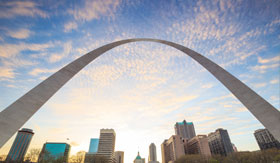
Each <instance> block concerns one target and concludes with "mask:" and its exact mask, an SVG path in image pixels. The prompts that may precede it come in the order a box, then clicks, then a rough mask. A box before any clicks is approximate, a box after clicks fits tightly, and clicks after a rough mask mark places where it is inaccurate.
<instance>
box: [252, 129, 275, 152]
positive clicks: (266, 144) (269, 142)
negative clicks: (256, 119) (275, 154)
mask: <svg viewBox="0 0 280 163" xmlns="http://www.w3.org/2000/svg"><path fill="white" fill-rule="evenodd" d="M254 135H255V138H256V140H257V142H258V145H259V147H260V149H261V150H265V149H269V148H278V149H280V143H279V142H278V141H277V140H276V139H275V138H274V137H273V136H272V135H271V133H270V132H269V131H268V130H267V129H259V130H256V131H255V133H254Z"/></svg>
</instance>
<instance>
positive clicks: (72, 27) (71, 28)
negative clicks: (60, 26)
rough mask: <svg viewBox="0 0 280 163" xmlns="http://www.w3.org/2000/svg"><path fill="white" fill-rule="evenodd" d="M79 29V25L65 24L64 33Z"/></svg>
mask: <svg viewBox="0 0 280 163" xmlns="http://www.w3.org/2000/svg"><path fill="white" fill-rule="evenodd" d="M77 28H78V24H77V23H76V22H73V21H72V22H68V23H66V24H64V32H70V31H72V30H75V29H77Z"/></svg>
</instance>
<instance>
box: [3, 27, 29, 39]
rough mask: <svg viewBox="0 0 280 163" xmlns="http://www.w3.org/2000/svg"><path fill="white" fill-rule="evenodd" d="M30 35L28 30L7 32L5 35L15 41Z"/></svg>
mask: <svg viewBox="0 0 280 163" xmlns="http://www.w3.org/2000/svg"><path fill="white" fill-rule="evenodd" d="M30 33H31V32H30V31H29V30H28V29H20V30H17V31H8V32H7V35H8V36H10V37H13V38H17V39H26V38H28V37H29V36H30Z"/></svg>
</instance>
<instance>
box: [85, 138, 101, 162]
mask: <svg viewBox="0 0 280 163" xmlns="http://www.w3.org/2000/svg"><path fill="white" fill-rule="evenodd" d="M98 144H99V139H97V138H91V139H90V144H89V150H88V152H87V153H86V155H85V163H87V162H92V161H93V160H94V159H97V158H96V155H97V152H98Z"/></svg>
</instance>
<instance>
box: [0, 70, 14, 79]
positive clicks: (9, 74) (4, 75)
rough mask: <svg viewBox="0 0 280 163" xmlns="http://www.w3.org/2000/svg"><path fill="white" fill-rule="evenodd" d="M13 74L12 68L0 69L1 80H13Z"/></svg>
mask: <svg viewBox="0 0 280 163" xmlns="http://www.w3.org/2000/svg"><path fill="white" fill-rule="evenodd" d="M15 75H16V74H15V72H14V71H13V69H12V68H6V67H0V77H1V78H14V77H15Z"/></svg>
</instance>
